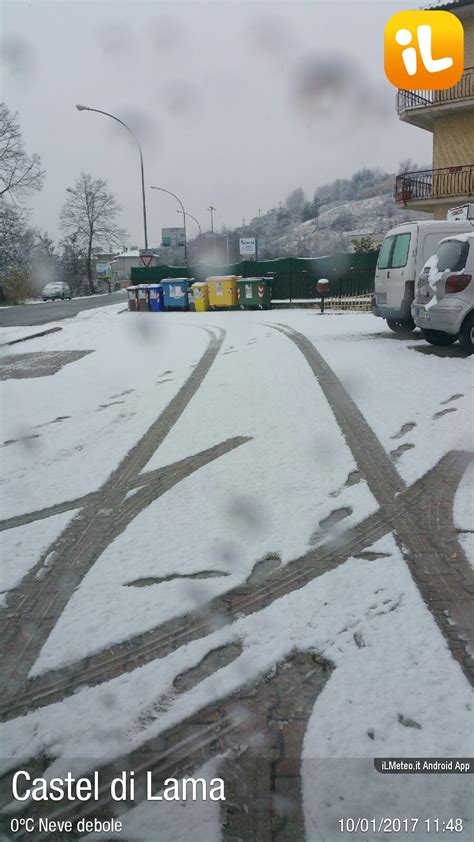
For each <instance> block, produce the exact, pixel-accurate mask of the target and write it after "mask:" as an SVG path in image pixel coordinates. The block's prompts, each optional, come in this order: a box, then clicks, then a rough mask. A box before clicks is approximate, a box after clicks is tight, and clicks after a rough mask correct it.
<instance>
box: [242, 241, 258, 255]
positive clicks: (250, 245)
mask: <svg viewBox="0 0 474 842" xmlns="http://www.w3.org/2000/svg"><path fill="white" fill-rule="evenodd" d="M256 253H257V239H256V237H241V238H240V254H242V255H243V254H246V255H251V256H252V257H255V255H256Z"/></svg>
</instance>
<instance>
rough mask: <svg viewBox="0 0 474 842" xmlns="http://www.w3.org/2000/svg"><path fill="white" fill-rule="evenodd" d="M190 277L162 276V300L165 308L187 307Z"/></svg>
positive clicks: (179, 308) (183, 308)
mask: <svg viewBox="0 0 474 842" xmlns="http://www.w3.org/2000/svg"><path fill="white" fill-rule="evenodd" d="M192 280H193V279H191V278H163V280H162V281H161V286H162V288H163V301H164V307H165V310H188V309H189V293H188V290H189V284H190V283H191V282H192Z"/></svg>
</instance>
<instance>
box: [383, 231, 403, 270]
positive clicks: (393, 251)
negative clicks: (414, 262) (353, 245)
mask: <svg viewBox="0 0 474 842" xmlns="http://www.w3.org/2000/svg"><path fill="white" fill-rule="evenodd" d="M410 240H411V234H409V233H406V234H397V235H396V236H395V237H385V240H384V241H383V245H382V248H381V249H380V254H379V259H378V261H377V269H401V268H402V266H406V265H407V260H408V250H409V248H410Z"/></svg>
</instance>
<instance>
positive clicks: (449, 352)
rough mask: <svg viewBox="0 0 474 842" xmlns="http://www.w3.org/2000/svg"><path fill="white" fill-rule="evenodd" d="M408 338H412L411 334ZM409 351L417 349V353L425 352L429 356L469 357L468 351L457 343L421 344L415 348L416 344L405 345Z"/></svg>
mask: <svg viewBox="0 0 474 842" xmlns="http://www.w3.org/2000/svg"><path fill="white" fill-rule="evenodd" d="M410 339H414V337H413V336H411V337H410ZM407 347H408V349H409V350H410V351H418V353H419V354H427V355H428V356H431V357H462V358H464V359H465V358H466V357H469V355H470V354H469V351H464V350H463V349H462V348H461V347H460V346H459V345H447V346H446V345H441V346H437V345H422V346H421V347H420V348H417V346H416V345H408V346H407Z"/></svg>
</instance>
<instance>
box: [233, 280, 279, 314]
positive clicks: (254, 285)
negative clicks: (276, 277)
mask: <svg viewBox="0 0 474 842" xmlns="http://www.w3.org/2000/svg"><path fill="white" fill-rule="evenodd" d="M270 281H271V279H270V278H239V280H238V281H237V298H238V302H239V307H240V309H241V310H270V308H271V306H272V288H271V283H270Z"/></svg>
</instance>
